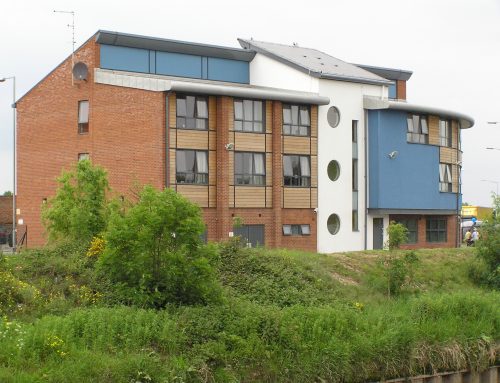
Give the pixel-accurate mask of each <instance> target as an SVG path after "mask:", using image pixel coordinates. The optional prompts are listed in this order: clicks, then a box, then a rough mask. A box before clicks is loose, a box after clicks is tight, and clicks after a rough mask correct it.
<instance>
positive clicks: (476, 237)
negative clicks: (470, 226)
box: [472, 228, 479, 246]
mask: <svg viewBox="0 0 500 383" xmlns="http://www.w3.org/2000/svg"><path fill="white" fill-rule="evenodd" d="M477 241H479V231H477V229H476V228H474V231H473V232H472V243H473V245H474V246H476V243H477Z"/></svg>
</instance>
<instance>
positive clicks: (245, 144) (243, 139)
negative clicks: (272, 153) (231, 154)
mask: <svg viewBox="0 0 500 383" xmlns="http://www.w3.org/2000/svg"><path fill="white" fill-rule="evenodd" d="M233 142H234V149H235V150H237V151H243V152H265V151H266V144H265V135H264V134H262V133H240V132H235V133H234V141H233Z"/></svg>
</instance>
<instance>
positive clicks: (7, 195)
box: [3, 190, 12, 197]
mask: <svg viewBox="0 0 500 383" xmlns="http://www.w3.org/2000/svg"><path fill="white" fill-rule="evenodd" d="M3 196H4V197H12V192H11V191H10V190H7V191H6V192H4V193H3Z"/></svg>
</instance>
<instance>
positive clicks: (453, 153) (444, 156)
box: [439, 146, 458, 164]
mask: <svg viewBox="0 0 500 383" xmlns="http://www.w3.org/2000/svg"><path fill="white" fill-rule="evenodd" d="M457 152H458V151H457V149H453V148H447V147H444V146H441V147H440V148H439V162H441V163H444V164H456V163H457Z"/></svg>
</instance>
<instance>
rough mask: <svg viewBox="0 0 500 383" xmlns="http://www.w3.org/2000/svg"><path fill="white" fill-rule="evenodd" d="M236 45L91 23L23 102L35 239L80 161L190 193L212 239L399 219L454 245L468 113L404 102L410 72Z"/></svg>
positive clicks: (285, 243) (317, 236)
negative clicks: (47, 203)
mask: <svg viewBox="0 0 500 383" xmlns="http://www.w3.org/2000/svg"><path fill="white" fill-rule="evenodd" d="M239 42H240V45H241V46H242V48H241V49H240V48H238V49H237V48H227V47H219V46H212V45H206V44H197V43H187V42H180V41H173V40H166V39H158V38H152V37H144V36H136V35H129V34H123V33H115V32H106V31H99V32H97V33H96V34H95V35H94V36H92V37H91V38H90V39H89V40H88V41H87V42H86V43H84V44H83V45H82V46H81V47H80V48H79V49H78V50H77V51H76V53H75V57H74V59H73V60H72V58H71V57H70V58H68V59H66V60H65V61H64V62H63V63H61V64H60V65H59V66H58V67H56V68H55V69H54V70H53V71H52V72H51V73H50V74H49V75H47V77H45V78H44V79H43V80H42V81H40V82H39V83H38V84H37V85H35V86H34V87H33V88H32V89H31V90H30V91H29V92H28V93H27V94H26V95H24V96H23V97H22V98H21V99H20V100H19V101H18V103H17V111H18V206H19V209H20V210H19V218H20V219H22V222H23V223H24V225H25V226H28V227H29V233H30V238H29V240H30V241H29V243H30V245H41V244H43V243H44V232H43V227H42V225H41V222H40V206H41V204H42V201H44V200H45V199H46V198H49V197H51V196H53V195H54V193H55V190H56V187H57V185H56V181H55V178H56V177H57V176H58V175H59V174H60V172H61V169H68V168H69V167H70V166H71V164H72V163H74V162H76V161H78V160H79V159H82V158H90V159H91V160H92V161H93V162H94V163H96V164H99V165H102V166H103V167H105V168H106V169H107V170H108V173H109V179H110V184H111V187H112V189H113V190H114V192H115V193H117V194H118V195H124V196H130V195H131V193H132V190H133V189H134V187H135V186H136V185H140V184H146V183H148V184H152V185H154V186H155V187H158V188H163V187H169V188H174V189H175V190H176V191H177V192H179V193H181V194H183V195H184V196H186V197H187V198H189V199H190V200H192V201H193V202H196V203H197V204H198V205H199V206H200V207H201V208H202V210H203V215H204V219H205V222H206V224H207V233H206V237H207V239H208V240H214V241H216V240H217V241H218V240H224V239H227V238H228V237H230V236H232V235H242V236H243V237H245V238H246V239H247V241H248V243H249V244H250V245H252V246H255V245H265V246H270V247H290V248H297V249H304V250H311V251H321V252H332V251H347V250H361V249H370V248H379V247H382V246H383V242H384V240H385V228H386V227H387V225H388V222H389V220H393V219H395V220H399V221H401V222H403V223H404V224H406V225H407V226H408V228H409V229H410V233H411V240H412V242H413V243H412V244H410V245H409V246H420V247H422V246H431V247H432V246H454V244H455V243H456V235H454V233H455V231H456V227H457V226H456V219H457V215H456V210H454V205H453V204H454V203H455V202H456V203H458V201H459V200H460V190H459V184H460V182H459V173H460V170H459V168H460V160H461V159H460V155H461V152H460V145H459V142H460V141H459V137H460V129H461V128H462V129H464V128H468V127H470V126H472V125H473V120H472V119H471V118H470V117H468V116H465V115H462V114H460V113H455V112H450V111H446V110H441V109H437V108H434V107H433V108H424V107H420V106H412V105H410V104H408V103H407V102H406V101H405V98H406V81H407V80H408V79H409V77H410V76H411V72H408V71H400V70H393V69H387V68H376V67H370V66H366V65H355V64H350V63H347V62H344V61H342V60H339V59H336V58H334V57H332V56H330V55H328V54H325V53H323V52H320V51H317V50H315V49H309V48H302V47H299V46H297V45H292V46H287V45H281V44H274V43H265V42H257V41H253V40H244V39H240V40H239ZM415 168H417V170H418V176H416V175H415V174H414V173H413V172H414V171H415ZM235 218H239V219H241V221H242V222H243V225H242V226H241V227H234V225H233V222H234V220H235ZM443 222H444V223H443ZM415 227H416V229H415ZM434 227H435V230H434ZM443 230H444V234H443ZM415 231H416V232H417V233H416V234H414V233H415ZM414 239H415V240H414Z"/></svg>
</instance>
